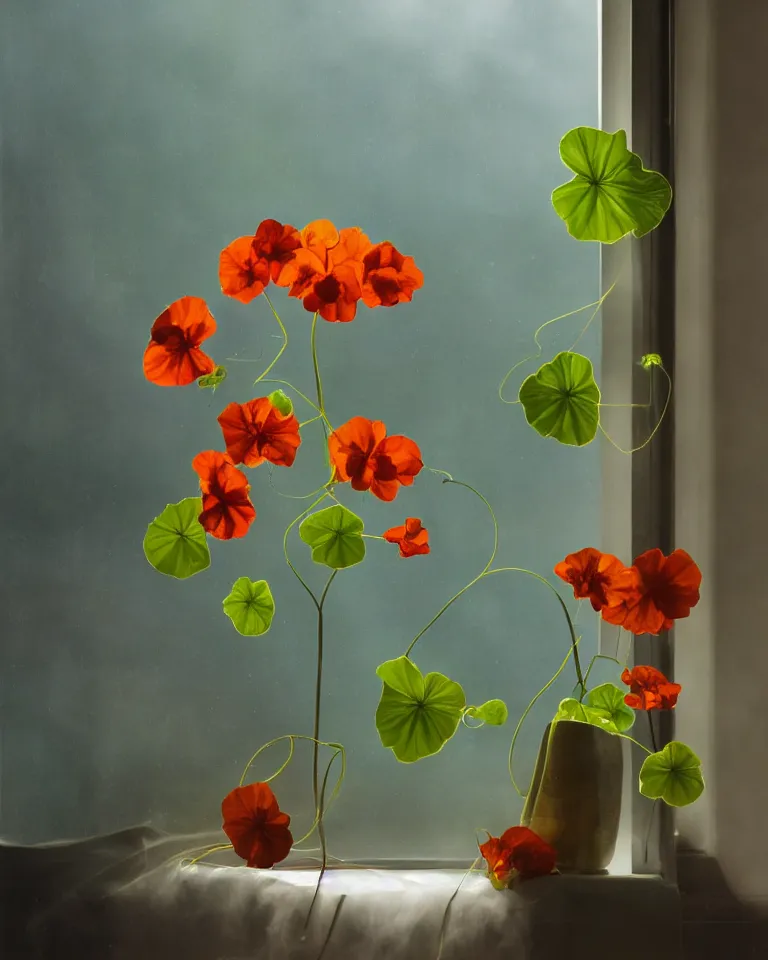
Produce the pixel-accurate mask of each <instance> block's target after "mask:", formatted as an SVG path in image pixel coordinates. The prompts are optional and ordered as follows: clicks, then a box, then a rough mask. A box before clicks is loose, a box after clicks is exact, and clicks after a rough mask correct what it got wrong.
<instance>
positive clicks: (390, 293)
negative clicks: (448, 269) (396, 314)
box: [363, 241, 424, 307]
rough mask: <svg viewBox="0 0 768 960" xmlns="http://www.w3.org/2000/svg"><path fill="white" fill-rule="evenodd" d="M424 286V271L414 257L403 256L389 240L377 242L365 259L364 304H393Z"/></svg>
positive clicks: (382, 305) (408, 298)
mask: <svg viewBox="0 0 768 960" xmlns="http://www.w3.org/2000/svg"><path fill="white" fill-rule="evenodd" d="M423 285H424V274H423V273H422V272H421V270H419V268H418V267H417V266H416V261H415V260H414V259H413V257H404V256H403V255H402V253H400V251H399V250H397V249H396V248H395V247H394V246H393V245H392V244H391V243H389V241H385V242H384V243H377V244H376V246H375V247H371V249H370V250H369V251H368V253H366V255H365V257H364V258H363V303H365V305H366V306H368V307H379V306H381V307H393V306H394V305H395V304H396V303H405V301H406V300H411V299H412V298H413V291H414V290H418V289H419V287H421V286H423Z"/></svg>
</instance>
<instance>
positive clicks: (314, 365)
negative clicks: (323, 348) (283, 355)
mask: <svg viewBox="0 0 768 960" xmlns="http://www.w3.org/2000/svg"><path fill="white" fill-rule="evenodd" d="M318 316H319V315H318V314H317V313H316V314H315V315H314V316H313V317H312V332H311V334H310V345H311V347H312V368H313V370H314V371H315V390H316V391H317V406H318V408H319V410H320V412H321V413H323V412H324V411H325V403H324V402H323V382H322V380H321V379H320V365H319V363H318V360H317V344H316V340H315V337H316V333H317V318H318Z"/></svg>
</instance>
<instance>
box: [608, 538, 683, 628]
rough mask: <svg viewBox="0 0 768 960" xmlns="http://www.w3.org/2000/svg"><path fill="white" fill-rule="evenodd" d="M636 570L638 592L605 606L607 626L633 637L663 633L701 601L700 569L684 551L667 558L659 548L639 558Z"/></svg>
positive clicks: (676, 552)
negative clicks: (641, 634)
mask: <svg viewBox="0 0 768 960" xmlns="http://www.w3.org/2000/svg"><path fill="white" fill-rule="evenodd" d="M634 568H635V570H637V573H638V576H639V584H638V593H637V595H636V596H635V597H630V598H629V599H627V600H624V601H622V602H621V603H618V604H616V605H615V606H613V605H612V606H608V607H604V608H603V611H602V617H603V620H606V621H607V622H608V623H615V624H616V625H617V626H620V627H623V628H624V629H625V630H628V631H629V632H630V633H634V634H639V633H660V632H661V631H662V630H669V628H670V627H672V626H673V625H674V622H675V620H680V619H682V618H683V617H687V616H689V614H690V612H691V607H695V606H696V604H697V603H698V602H699V586H700V585H701V570H699V568H698V566H697V565H696V564H695V563H694V561H693V559H692V558H691V557H690V556H689V555H688V554H687V553H686V552H685V550H674V551H673V552H672V553H670V555H669V556H668V557H665V556H664V554H663V553H662V552H661V550H659V549H658V548H654V549H653V550H647V551H646V552H645V553H643V554H641V555H640V556H639V557H637V559H636V560H635V564H634Z"/></svg>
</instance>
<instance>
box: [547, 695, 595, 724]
mask: <svg viewBox="0 0 768 960" xmlns="http://www.w3.org/2000/svg"><path fill="white" fill-rule="evenodd" d="M555 720H579V721H580V722H581V723H588V722H589V721H588V720H587V714H586V712H585V710H584V705H583V704H581V703H579V701H578V700H576V699H575V698H574V697H566V699H565V700H561V701H560V705H559V706H558V708H557V713H556V714H555Z"/></svg>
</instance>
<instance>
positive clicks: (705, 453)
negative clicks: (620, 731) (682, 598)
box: [675, 0, 768, 956]
mask: <svg viewBox="0 0 768 960" xmlns="http://www.w3.org/2000/svg"><path fill="white" fill-rule="evenodd" d="M766 35H768V8H767V7H766V6H765V5H763V4H756V3H753V2H750V0H728V2H725V0H723V2H716V0H712V2H705V3H699V2H698V0H683V2H681V3H680V5H679V22H678V36H679V48H678V95H679V102H678V117H677V120H678V143H677V167H678V169H677V184H678V187H677V208H676V209H677V221H678V271H679V272H678V305H677V309H678V359H677V408H676V420H677V540H678V542H679V543H680V544H685V545H686V547H687V548H688V549H689V550H690V551H691V552H692V553H693V554H694V556H696V557H697V558H698V559H699V563H700V565H701V567H702V572H703V573H704V585H703V588H702V604H701V606H700V608H699V609H698V610H697V617H696V620H695V622H693V620H692V621H691V623H681V624H680V625H679V627H678V628H677V629H676V638H675V659H676V677H677V679H678V680H679V681H680V682H681V683H682V684H683V685H684V687H686V689H687V691H688V693H689V695H688V696H687V697H686V698H685V700H684V701H683V698H681V701H680V707H679V710H678V716H677V720H678V734H679V736H680V738H681V739H683V740H685V741H686V742H688V743H690V744H691V745H692V746H694V747H695V748H696V749H697V751H698V752H699V753H700V755H701V758H702V762H703V764H704V769H705V772H706V776H707V784H708V790H707V792H706V793H705V794H704V797H703V798H702V800H701V801H699V802H698V803H697V804H696V805H695V806H693V807H691V808H690V810H685V811H681V813H680V816H679V819H678V823H679V828H680V832H681V835H682V837H683V839H684V840H685V841H687V842H688V843H689V844H690V845H692V846H694V847H696V848H698V849H701V850H703V851H705V852H706V853H709V854H711V855H713V856H714V857H716V858H717V860H718V861H719V863H720V865H721V866H722V868H723V870H724V873H725V878H726V880H727V882H728V883H729V885H730V886H731V887H732V889H733V890H734V891H735V892H736V893H737V894H738V895H739V896H740V897H743V898H745V899H748V900H756V901H760V902H761V903H762V905H763V907H765V906H766V905H768V831H766V829H765V812H766V809H768V764H766V743H767V742H768V711H767V710H766V705H765V683H766V680H765V678H766V676H768V645H767V644H766V640H765V624H766V618H768V592H767V591H766V586H765V564H764V557H765V545H766V542H767V541H768V510H766V497H765V494H766V476H768V473H767V471H768V433H766V429H765V420H766V410H767V409H768V381H767V380H766V375H765V360H764V354H763V350H762V344H763V342H764V339H765V316H766V298H765V272H766V260H767V259H768V243H767V242H766V233H765V222H766V216H768V205H767V204H766V200H765V191H764V187H763V180H764V176H765V157H766V152H767V151H768V98H767V97H766V90H765V37H766ZM708 909H711V900H710V907H709V908H708ZM730 942H731V943H732V941H730ZM721 955H722V954H721ZM757 955H758V954H757V953H756V954H755V956H757ZM759 955H761V956H762V955H764V953H760V954H759Z"/></svg>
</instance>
